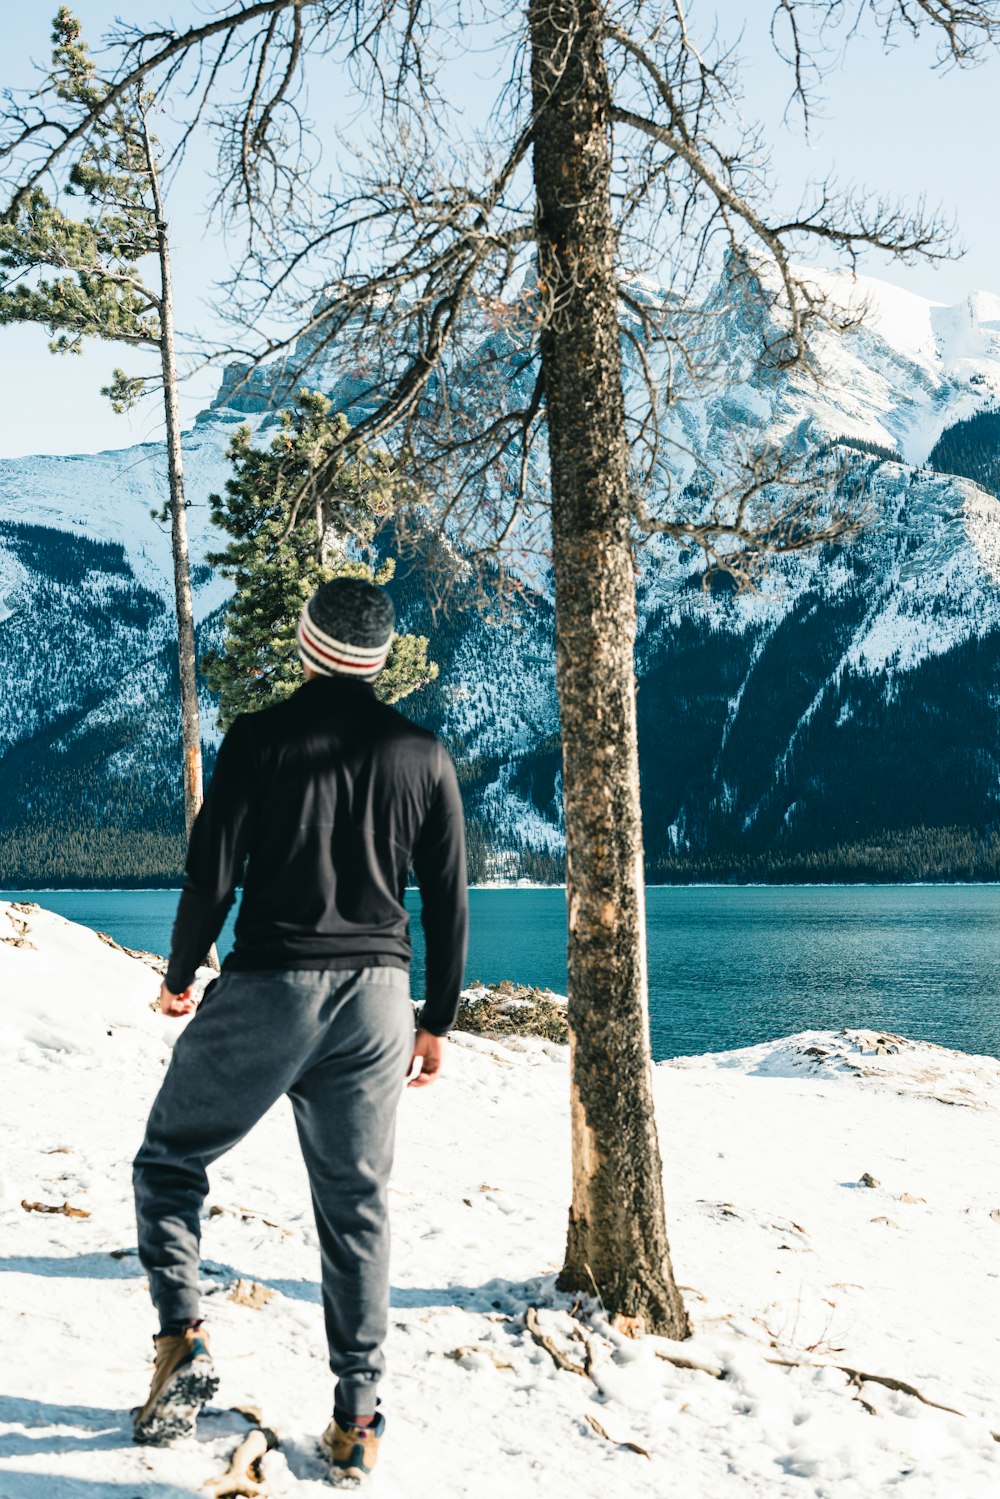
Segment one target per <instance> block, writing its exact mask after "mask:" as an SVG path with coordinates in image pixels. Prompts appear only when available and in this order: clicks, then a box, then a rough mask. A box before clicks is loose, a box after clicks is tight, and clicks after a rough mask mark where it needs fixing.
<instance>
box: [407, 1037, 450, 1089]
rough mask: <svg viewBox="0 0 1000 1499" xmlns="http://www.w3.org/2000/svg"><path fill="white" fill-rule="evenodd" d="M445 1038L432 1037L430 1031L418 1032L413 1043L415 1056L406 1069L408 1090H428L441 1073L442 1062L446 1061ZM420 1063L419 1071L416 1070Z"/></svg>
mask: <svg viewBox="0 0 1000 1499" xmlns="http://www.w3.org/2000/svg"><path fill="white" fill-rule="evenodd" d="M444 1046H445V1038H444V1036H432V1035H431V1033H430V1031H424V1030H419V1031H417V1037H416V1040H415V1041H414V1043H413V1056H412V1057H411V1058H410V1065H409V1067H408V1068H407V1069H406V1076H407V1079H408V1081H407V1084H406V1086H407V1087H408V1088H426V1087H427V1086H428V1084H430V1083H432V1082H433V1081H434V1079H435V1078H436V1077H437V1075H438V1073H439V1072H440V1071H441V1062H442V1061H443V1059H444ZM418 1061H419V1063H420V1068H419V1070H418V1071H415V1070H414V1069H415V1068H416V1066H417V1062H418Z"/></svg>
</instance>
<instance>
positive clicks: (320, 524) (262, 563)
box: [203, 390, 438, 728]
mask: <svg viewBox="0 0 1000 1499" xmlns="http://www.w3.org/2000/svg"><path fill="white" fill-rule="evenodd" d="M329 412H330V402H329V401H328V400H327V399H326V397H325V396H323V395H320V394H318V393H316V392H314V391H309V390H302V391H300V392H299V395H298V397H297V400H296V405H295V408H294V410H290V411H282V412H281V414H280V417H279V430H278V432H277V434H276V435H275V437H274V438H273V439H272V441H271V443H270V444H269V445H268V446H267V447H257V446H255V445H254V443H253V440H252V435H251V432H250V428H249V427H240V428H239V429H238V430H237V432H236V434H235V436H234V437H233V440H232V442H231V443H230V446H229V453H228V456H229V459H230V461H231V462H232V465H233V470H234V472H233V477H232V478H231V479H228V480H227V481H226V486H225V494H224V495H221V496H220V495H212V496H211V505H212V519H213V520H214V522H215V524H216V525H217V526H218V527H219V528H220V529H221V530H223V531H225V532H226V533H227V535H229V536H230V537H231V538H232V540H231V541H230V542H229V544H228V546H227V547H226V548H225V550H224V551H222V552H219V553H216V554H214V555H211V556H210V557H209V561H210V562H212V563H213V564H214V565H216V566H217V567H219V568H220V569H221V571H222V573H223V574H224V576H226V577H227V578H231V579H232V580H233V582H234V583H235V584H236V591H235V594H234V597H233V599H232V602H231V603H230V605H229V608H228V610H227V612H226V638H225V643H224V645H223V649H222V650H221V652H217V653H211V654H209V653H206V655H205V657H204V658H203V669H204V672H205V677H206V680H207V681H208V683H209V685H210V686H211V688H212V690H213V691H214V692H217V693H218V695H219V723H220V725H221V726H222V727H223V728H226V727H228V726H229V724H230V723H232V721H233V719H234V718H235V717H236V715H237V713H242V712H245V711H252V710H253V709H255V708H264V707H266V706H267V705H268V704H269V703H275V702H280V701H281V699H282V698H285V697H287V696H288V695H289V694H290V693H291V692H294V690H295V688H296V687H298V686H299V685H300V684H301V682H302V667H301V664H300V662H299V658H298V651H297V645H296V626H297V625H298V619H299V614H300V612H301V609H302V605H303V604H304V603H305V601H306V599H307V598H308V597H309V595H310V594H311V593H312V592H313V591H314V589H316V588H318V587H319V585H320V584H321V583H325V582H327V581H329V579H331V578H336V577H355V578H365V579H367V580H368V581H369V582H373V583H388V582H389V581H390V579H391V578H392V576H393V573H394V572H395V561H394V560H393V559H392V558H387V559H386V560H384V561H380V560H379V559H378V556H377V554H376V551H375V547H374V540H375V534H376V531H377V529H378V527H379V525H380V523H381V522H383V521H384V520H385V519H387V518H388V517H389V516H390V515H391V514H392V512H393V510H394V509H395V508H396V507H397V506H398V505H399V504H400V503H405V502H406V501H407V499H409V498H412V497H411V496H410V495H409V494H408V492H407V490H406V487H405V486H404V485H403V484H402V483H401V481H400V480H399V478H398V475H397V473H396V471H395V468H394V465H393V462H392V459H391V458H390V457H389V455H388V454H387V453H372V452H367V451H365V450H364V449H363V448H359V449H355V450H354V451H353V452H352V453H351V455H350V457H346V458H343V459H341V461H340V462H339V463H338V464H337V465H335V466H334V467H333V468H331V467H330V466H329V464H328V463H327V462H326V459H327V456H328V453H329V450H330V449H331V448H332V447H333V446H334V445H336V444H339V443H340V442H341V441H342V439H343V436H344V434H345V432H346V431H347V430H348V422H347V419H346V417H344V416H336V417H333V418H331V417H330V414H329ZM303 493H304V494H305V503H303V502H302V499H301V497H302V495H303ZM297 500H298V503H297V504H296V501H297ZM293 504H295V508H296V515H295V520H294V524H293V525H292V527H291V530H289V529H288V528H289V520H290V517H291V514H292V507H293ZM427 644H428V642H427V637H426V636H425V635H397V636H396V637H395V639H394V640H393V643H392V648H391V650H390V652H389V659H388V661H387V663H386V665H385V669H384V670H383V671H382V673H381V675H380V676H379V678H378V680H377V682H376V684H375V690H376V692H377V693H378V695H379V697H380V698H382V700H383V701H384V702H388V703H394V702H396V701H398V699H399V698H402V697H406V696H407V694H408V693H411V692H414V691H415V690H416V689H417V688H418V687H422V686H424V685H425V683H427V682H432V681H433V680H434V678H435V677H436V676H437V674H438V668H437V665H436V664H435V663H434V662H433V661H429V660H428V658H427Z"/></svg>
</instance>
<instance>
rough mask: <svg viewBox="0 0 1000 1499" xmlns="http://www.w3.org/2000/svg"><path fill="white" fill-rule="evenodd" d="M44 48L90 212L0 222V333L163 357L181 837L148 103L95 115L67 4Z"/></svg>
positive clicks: (159, 219) (188, 690)
mask: <svg viewBox="0 0 1000 1499" xmlns="http://www.w3.org/2000/svg"><path fill="white" fill-rule="evenodd" d="M52 44H53V46H52V70H51V72H50V73H49V75H48V78H47V80H46V83H45V85H44V87H43V88H42V89H41V90H40V93H39V96H38V97H39V98H41V99H42V100H45V101H46V102H48V103H49V104H51V105H53V107H54V112H55V113H57V114H61V116H62V117H63V118H64V120H65V128H66V129H67V130H69V128H70V127H71V126H73V125H76V124H78V123H79V121H80V120H85V119H87V118H89V117H93V123H92V124H91V126H90V129H89V132H88V133H87V135H86V138H85V144H84V146H83V148H82V150H81V152H80V154H79V156H78V158H77V159H76V161H75V162H74V163H73V165H72V167H71V168H70V171H69V177H68V181H67V183H66V193H67V194H68V195H70V196H79V197H81V198H82V199H83V200H84V202H85V203H86V205H87V211H86V212H85V213H84V214H83V215H82V216H81V217H74V216H72V215H70V214H68V213H66V212H64V211H63V209H62V208H61V207H60V206H59V204H58V203H56V202H53V201H52V200H51V199H50V198H49V197H48V196H47V195H46V194H45V193H44V192H43V191H42V190H41V188H39V187H37V186H35V187H33V188H32V189H31V190H30V192H28V193H26V194H25V195H24V197H23V198H22V199H21V200H20V201H19V204H18V208H17V212H16V214H15V215H14V216H13V217H12V218H10V219H8V220H7V221H5V222H3V223H2V224H0V273H2V274H0V325H2V324H7V323H40V324H41V325H42V326H44V327H46V328H48V330H49V332H50V334H51V335H52V337H51V342H50V344H49V347H50V349H51V350H52V352H53V353H57V354H64V353H74V354H78V353H79V352H80V351H81V348H82V346H83V341H84V339H85V338H101V339H106V340H108V341H110V342H112V343H122V344H126V345H128V346H131V347H137V348H152V349H155V350H157V352H158V354H159V356H160V371H161V379H162V393H163V405H164V416H165V420H166V436H167V469H168V480H169V500H168V502H167V506H166V513H165V514H164V517H163V518H164V519H166V518H167V515H169V518H170V522H171V545H172V552H173V563H174V592H175V598H176V605H177V645H178V659H179V666H180V687H181V736H182V744H183V756H184V815H185V823H186V826H187V829H188V831H189V832H190V829H191V824H192V823H193V821H194V819H195V816H196V814H197V811H198V808H199V806H200V805H201V799H202V764H201V733H200V727H199V722H198V692H197V681H196V671H195V644H194V614H193V608H192V600H191V579H190V565H189V560H188V542H187V510H186V500H185V497H184V477H183V468H182V460H181V437H180V410H179V404H178V394H177V385H178V381H177V365H176V358H175V353H174V326H173V295H172V286H171V275H170V251H169V244H168V237H167V223H166V219H165V215H164V203H163V194H162V190H161V184H160V178H159V169H158V163H157V143H156V140H155V138H154V137H153V136H152V135H151V134H150V130H149V123H148V113H149V111H150V109H151V108H152V106H153V103H154V98H153V96H152V95H151V94H149V93H148V92H145V91H143V90H142V89H141V88H140V87H139V86H138V85H137V86H136V87H135V88H134V89H132V90H131V91H130V92H129V93H127V94H125V95H123V96H121V97H120V98H119V99H118V100H117V102H115V103H114V104H112V105H110V106H108V107H104V105H103V101H104V99H105V97H106V95H107V94H108V92H109V90H108V85H107V84H106V83H104V82H102V81H101V80H100V79H99V78H98V76H97V72H96V69H95V67H94V64H93V61H92V60H91V57H90V54H89V52H88V49H87V45H86V43H85V42H84V41H83V39H82V37H81V31H80V23H79V22H78V21H77V19H76V17H75V16H74V15H73V14H72V12H71V11H70V10H69V8H68V7H67V6H65V5H63V6H61V7H60V9H59V12H58V14H57V15H56V18H55V20H54V22H53V25H52ZM148 257H155V260H156V265H157V271H158V275H157V281H156V285H155V286H151V285H150V284H149V283H148V281H147V280H146V279H145V278H144V275H143V271H142V269H141V266H142V262H143V261H144V260H146V259H147V258H148ZM52 273H54V274H52ZM26 275H27V279H25V278H26ZM147 384H148V381H147V378H146V377H145V376H141V377H140V376H131V375H128V374H126V373H125V371H124V370H121V369H116V370H115V371H114V375H113V378H112V381H111V383H110V384H109V385H107V386H105V387H104V389H103V394H105V395H106V396H108V397H109V399H110V400H111V403H112V405H113V407H114V409H115V410H116V411H125V410H127V409H128V408H129V407H130V406H132V405H134V403H135V402H136V401H137V400H138V399H139V398H140V396H141V395H142V394H143V392H144V391H145V389H146V387H147Z"/></svg>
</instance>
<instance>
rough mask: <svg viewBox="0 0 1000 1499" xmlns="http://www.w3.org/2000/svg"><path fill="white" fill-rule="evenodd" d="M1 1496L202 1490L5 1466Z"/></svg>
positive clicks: (165, 1494)
mask: <svg viewBox="0 0 1000 1499" xmlns="http://www.w3.org/2000/svg"><path fill="white" fill-rule="evenodd" d="M0 1482H2V1484H3V1490H2V1492H3V1499H56V1496H57V1495H58V1499H192V1496H193V1495H198V1494H199V1493H200V1494H201V1499H204V1491H203V1490H199V1489H190V1488H183V1489H182V1488H178V1487H177V1485H176V1484H175V1483H156V1482H155V1481H151V1480H150V1479H140V1480H136V1479H134V1478H129V1479H126V1480H125V1481H124V1482H122V1483H115V1482H109V1481H108V1480H107V1479H103V1478H101V1479H92V1478H73V1477H70V1476H68V1475H67V1474H65V1473H60V1474H59V1475H58V1477H56V1476H54V1475H53V1474H51V1473H25V1472H23V1471H19V1470H18V1469H16V1468H5V1469H4V1470H3V1472H2V1473H0Z"/></svg>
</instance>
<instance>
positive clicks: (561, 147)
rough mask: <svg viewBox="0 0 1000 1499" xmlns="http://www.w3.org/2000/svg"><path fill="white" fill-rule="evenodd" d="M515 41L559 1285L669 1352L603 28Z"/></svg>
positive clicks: (563, 17)
mask: <svg viewBox="0 0 1000 1499" xmlns="http://www.w3.org/2000/svg"><path fill="white" fill-rule="evenodd" d="M529 26H530V34H531V78H532V95H533V105H534V114H535V120H536V129H535V132H534V141H533V160H534V178H535V187H536V193H537V204H538V208H537V214H538V221H537V226H536V240H537V246H538V280H539V298H540V304H541V307H542V308H543V310H545V323H544V327H543V330H542V333H541V357H542V374H543V382H544V387H545V401H546V418H547V424H548V442H549V457H550V464H551V484H552V548H553V564H554V572H555V593H556V680H557V688H558V695H559V711H560V717H561V730H562V745H563V786H564V798H565V811H566V893H567V902H568V915H569V943H568V958H569V1022H570V1031H571V1053H570V1055H571V1069H572V1078H571V1114H572V1145H573V1197H572V1206H571V1208H570V1215H569V1232H568V1237H567V1245H566V1260H565V1265H564V1267H563V1270H562V1274H561V1276H560V1281H559V1284H560V1286H561V1287H562V1288H564V1289H567V1290H583V1291H589V1292H593V1291H595V1290H596V1291H597V1292H598V1293H599V1295H600V1297H601V1299H602V1301H603V1302H604V1304H605V1306H606V1307H607V1309H608V1310H609V1311H610V1312H612V1313H617V1314H621V1315H622V1316H624V1317H627V1318H635V1319H637V1320H638V1321H639V1322H640V1323H641V1324H642V1326H644V1327H645V1329H646V1330H647V1331H650V1332H656V1333H661V1334H664V1335H666V1336H668V1337H673V1338H681V1337H686V1336H687V1335H688V1334H689V1332H690V1328H689V1325H688V1321H687V1316H686V1313H685V1310H684V1306H683V1302H682V1299H681V1296H680V1293H679V1292H678V1290H677V1286H676V1284H675V1282H674V1277H673V1271H672V1268H671V1264H670V1251H669V1246H668V1243H667V1230H666V1217H665V1212H664V1204H663V1175H662V1164H661V1158H660V1150H659V1143H658V1139H657V1132H656V1121H655V1115H654V1109H653V1094H652V1059H651V1053H650V1046H649V1016H648V1001H647V988H646V946H645V906H644V875H643V858H642V828H641V814H640V806H639V762H638V753H637V745H636V714H635V676H634V664H633V651H634V644H635V622H636V603H635V573H634V565H633V556H632V546H631V538H630V506H629V488H628V452H627V448H626V439H625V421H624V418H625V412H624V397H623V392H622V365H621V353H620V347H619V332H618V307H617V293H616V285H615V237H614V229H613V225H612V219H611V201H610V172H611V164H610V150H609V139H608V112H609V107H610V94H609V85H608V77H607V69H606V64H605V59H604V53H603V30H602V12H601V8H600V5H599V4H598V3H597V0H529Z"/></svg>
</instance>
